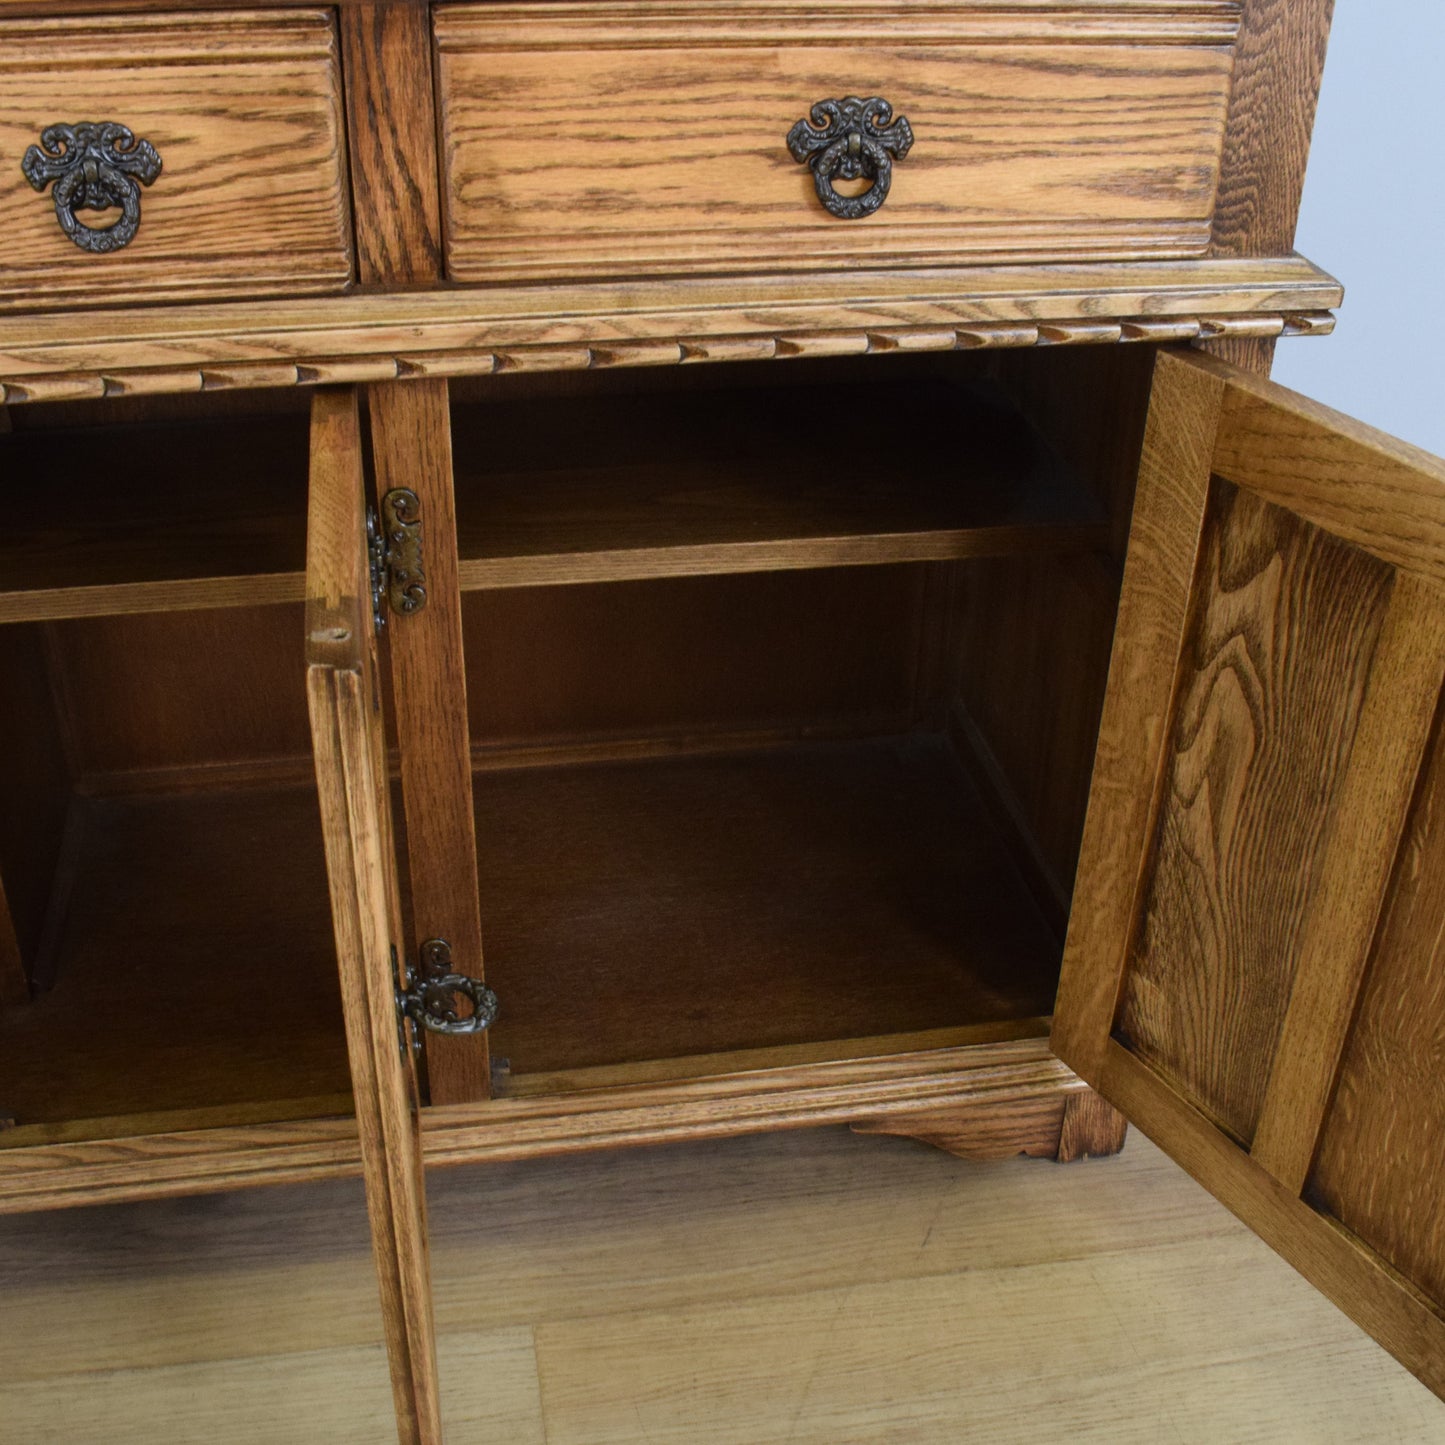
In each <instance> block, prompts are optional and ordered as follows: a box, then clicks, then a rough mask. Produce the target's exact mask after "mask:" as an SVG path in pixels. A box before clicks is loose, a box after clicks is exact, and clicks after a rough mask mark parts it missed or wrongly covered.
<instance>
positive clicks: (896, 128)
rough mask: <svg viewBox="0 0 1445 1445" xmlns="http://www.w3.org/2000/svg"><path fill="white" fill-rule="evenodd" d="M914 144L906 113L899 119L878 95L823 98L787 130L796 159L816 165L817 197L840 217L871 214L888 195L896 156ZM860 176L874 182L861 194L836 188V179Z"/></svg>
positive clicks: (908, 149)
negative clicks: (839, 191) (834, 187)
mask: <svg viewBox="0 0 1445 1445" xmlns="http://www.w3.org/2000/svg"><path fill="white" fill-rule="evenodd" d="M912 148H913V127H912V126H910V125H909V124H908V122H907V120H906V119H905V118H904V117H903V116H901V115H900V116H899V117H898V119H897V120H894V118H893V107H892V106H891V105H890V104H889V103H888V102H887V101H886V100H882V99H880V98H879V97H878V96H874V97H872V98H871V99H869V100H860V99H859V98H858V97H857V96H856V95H850V96H848V97H846V98H845V99H843V100H820V101H818V102H817V103H816V104H815V105H814V106H813V108H812V110H811V112H810V113H809V115H808V117H807V118H806V119H804V120H800V121H799V122H798V123H797V124H796V125H795V126H794V127H793V128H792V130H790V131H789V132H788V150H789V152H790V153H791V154H792V157H793V159H794V160H795V161H797V162H798V163H799V165H808V166H810V167H811V168H812V171H813V185H814V187H815V188H816V190H817V192H818V199H819V200H820V201H822V203H823V205H824V207H825V208H826V209H827V211H828V213H829V214H830V215H834V216H837V217H838V219H839V220H841V221H858V220H861V219H862V218H863V217H864V216H871V215H872V214H873V212H874V211H876V210H877V209H878V208H879V207H880V206H881V205H882V204H883V202H884V201H886V200H887V199H888V188H889V186H891V185H892V184H893V162H894V161H895V160H900V161H901V160H902V159H903V157H904V156H906V155H907V154H908V152H909V151H910V150H911V149H912ZM861 177H866V178H867V179H868V180H870V181H872V182H873V184H872V185H871V186H870V187H869V188H868V189H867V190H866V191H864V192H863V194H862V195H861V196H840V195H839V194H838V192H837V191H836V190H834V189H833V182H834V180H835V179H836V180H844V181H856V180H858V179H860V178H861Z"/></svg>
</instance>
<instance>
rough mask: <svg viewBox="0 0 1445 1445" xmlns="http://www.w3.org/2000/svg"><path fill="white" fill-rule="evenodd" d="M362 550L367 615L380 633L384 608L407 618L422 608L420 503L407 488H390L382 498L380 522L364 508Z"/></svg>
mask: <svg viewBox="0 0 1445 1445" xmlns="http://www.w3.org/2000/svg"><path fill="white" fill-rule="evenodd" d="M366 546H367V554H368V561H369V564H370V568H371V615H372V620H373V621H374V622H375V623H376V630H377V631H378V632H380V631H381V630H382V628H383V627H385V626H386V609H387V608H388V607H390V609H391V610H392V611H393V612H399V613H401V614H402V616H404V617H409V616H411V615H412V614H413V613H416V612H420V611H421V610H422V608H424V607H425V606H426V562H425V559H424V557H423V555H422V528H421V500H420V498H419V497H418V496H417V494H416V493H415V492H413V491H412V490H411V489H410V488H409V487H393V488H392V489H391V491H389V492H387V493H386V495H385V496H383V497H382V499H381V516H380V518H378V516H377V514H376V512H375V511H374V510H373V509H372V508H370V507H368V508H367V511H366Z"/></svg>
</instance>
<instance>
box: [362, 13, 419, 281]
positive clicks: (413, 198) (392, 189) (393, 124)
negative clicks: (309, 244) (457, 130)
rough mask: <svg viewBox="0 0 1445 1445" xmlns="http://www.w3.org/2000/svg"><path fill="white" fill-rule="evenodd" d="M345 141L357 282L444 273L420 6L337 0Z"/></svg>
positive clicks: (402, 278)
mask: <svg viewBox="0 0 1445 1445" xmlns="http://www.w3.org/2000/svg"><path fill="white" fill-rule="evenodd" d="M337 25H338V27H339V29H340V33H341V53H342V59H343V68H344V70H345V74H346V120H347V126H346V140H347V145H348V148H349V152H350V157H351V184H352V187H353V189H354V191H355V221H356V270H357V276H358V278H359V279H360V280H361V282H362V283H363V284H386V285H405V284H414V283H422V282H428V281H436V280H439V279H440V277H441V274H442V245H441V202H440V199H439V192H438V182H437V148H436V102H435V98H434V95H435V92H434V87H433V84H432V53H431V27H430V25H429V24H428V12H427V8H426V7H425V6H423V5H405V4H404V5H395V4H371V3H366V4H344V5H342V6H341V7H340V8H339V9H338V11H337Z"/></svg>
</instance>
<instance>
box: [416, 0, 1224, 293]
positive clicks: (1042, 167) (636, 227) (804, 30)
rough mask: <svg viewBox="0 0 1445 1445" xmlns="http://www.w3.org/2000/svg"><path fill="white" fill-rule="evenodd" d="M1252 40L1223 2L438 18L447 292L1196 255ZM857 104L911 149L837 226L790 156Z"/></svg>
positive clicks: (488, 11) (493, 9)
mask: <svg viewBox="0 0 1445 1445" xmlns="http://www.w3.org/2000/svg"><path fill="white" fill-rule="evenodd" d="M1237 18H1238V10H1237V7H1235V6H1234V5H1232V4H1227V3H1222V4H1217V5H1196V6H1192V7H1189V8H1188V9H1187V10H1179V9H1177V8H1176V10H1175V11H1174V12H1173V13H1172V14H1169V15H1167V16H1166V17H1160V16H1158V15H1157V13H1156V14H1149V13H1148V12H1144V13H1141V12H1139V11H1138V10H1137V8H1135V7H1112V8H1110V7H1106V6H1094V7H1091V9H1090V10H1089V12H1087V13H1085V14H1082V15H1081V13H1080V11H1079V8H1078V7H1077V6H1072V5H1070V6H1058V7H1050V6H1040V7H1037V8H1032V9H1031V10H1030V12H1028V13H1027V14H1026V15H1020V14H1019V12H1017V10H1014V11H1012V12H1004V11H1002V10H1000V8H999V7H995V6H985V7H971V6H939V5H930V6H927V7H917V6H897V5H878V4H874V5H870V6H868V7H867V8H866V10H865V11H863V12H862V13H860V12H859V9H858V7H857V6H856V5H854V4H852V3H836V0H835V3H831V4H830V3H828V0H824V3H821V4H812V5H801V4H797V5H790V4H786V3H781V4H780V3H772V4H767V5H750V6H742V7H736V6H734V7H730V8H728V9H726V10H721V9H718V8H712V7H695V8H693V9H691V10H679V9H678V7H676V6H669V5H666V4H650V3H647V0H626V3H603V4H588V5H574V6H551V7H548V8H547V9H545V10H539V9H538V8H537V7H535V6H530V5H506V4H502V5H492V4H489V5H467V4H457V5H448V6H445V7H442V8H439V9H438V10H437V11H436V12H435V20H434V24H435V28H436V38H437V76H438V87H439V106H440V111H441V116H440V124H441V149H442V164H443V172H444V178H443V202H444V206H445V211H446V230H447V271H448V275H449V276H451V277H452V279H454V280H457V281H463V282H476V281H494V280H499V279H515V278H520V277H535V276H541V275H552V276H577V275H586V274H589V273H591V274H608V273H611V274H657V273H664V272H673V273H676V272H682V273H693V274H696V273H698V272H705V271H738V270H750V269H759V268H764V269H774V270H788V271H794V272H796V271H799V270H808V269H819V268H822V267H827V266H829V265H834V264H839V263H842V264H848V263H855V264H856V263H859V262H863V263H866V264H869V265H880V264H881V265H908V264H910V263H911V264H920V263H929V262H935V263H947V262H951V261H955V260H957V259H958V258H960V257H963V256H969V255H971V256H972V257H973V258H974V259H977V260H987V259H998V258H1002V257H1009V256H1019V255H1027V256H1031V257H1033V258H1036V259H1046V258H1047V259H1057V258H1063V257H1079V258H1084V257H1103V256H1109V257H1131V258H1149V257H1159V256H1189V255H1199V254H1202V253H1203V251H1204V249H1205V247H1206V245H1207V243H1208V239H1209V220H1210V214H1211V210H1212V206H1213V199H1214V189H1215V185H1216V181H1217V172H1218V162H1219V151H1220V144H1221V138H1222V134H1223V128H1224V119H1225V109H1226V104H1227V100H1228V94H1229V77H1230V67H1231V59H1232V56H1231V50H1230V42H1231V40H1232V39H1233V32H1234V27H1235V24H1236V22H1237ZM1161 22H1162V23H1161ZM860 87H861V89H860ZM855 91H858V93H866V94H868V95H878V96H883V97H885V98H886V99H888V100H890V101H891V102H892V103H893V105H894V107H895V110H896V113H897V114H899V115H906V116H907V118H908V119H909V121H910V122H911V124H912V126H913V128H914V131H915V134H916V136H917V141H916V143H915V145H914V148H913V150H912V151H911V153H910V154H909V155H908V156H907V157H906V158H905V159H903V160H901V161H899V162H897V163H896V164H895V166H894V174H893V185H892V190H891V192H890V194H889V197H888V199H887V202H886V203H885V205H884V206H883V207H882V208H881V209H880V210H879V211H878V212H877V213H876V214H875V215H873V216H871V217H869V218H867V219H866V220H863V221H854V222H840V221H838V220H837V219H836V218H834V217H833V216H831V215H829V214H828V213H827V212H826V211H825V210H824V208H823V207H822V206H821V204H820V203H819V202H818V200H817V198H816V196H815V194H814V188H813V178H812V175H811V173H810V172H809V170H808V169H807V168H806V167H804V166H801V165H799V164H797V163H796V162H795V161H794V160H793V159H792V157H791V156H790V155H789V153H788V150H787V146H786V144H785V138H786V136H787V134H788V131H789V128H790V127H791V126H792V125H793V123H794V122H795V121H797V120H798V119H799V118H800V117H802V116H804V115H806V114H807V113H808V111H809V109H810V107H811V106H812V105H813V104H814V103H815V102H816V101H820V100H823V99H828V98H835V97H841V96H842V95H843V94H852V93H854V92H855ZM679 97H684V98H685V100H684V104H685V114H684V113H680V112H679V109H678V104H679ZM518 116H525V117H526V118H527V119H526V124H525V129H524V130H523V131H522V132H521V133H520V134H519V133H518V129H517V126H516V117H518Z"/></svg>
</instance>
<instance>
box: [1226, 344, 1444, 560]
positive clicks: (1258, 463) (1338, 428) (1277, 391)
mask: <svg viewBox="0 0 1445 1445" xmlns="http://www.w3.org/2000/svg"><path fill="white" fill-rule="evenodd" d="M1198 364H1199V365H1200V366H1203V367H1211V366H1214V367H1217V366H1222V365H1223V363H1221V362H1215V361H1213V360H1211V359H1210V358H1208V357H1200V358H1199V360H1198ZM1215 466H1216V468H1217V470H1218V471H1219V472H1220V473H1221V474H1222V475H1224V476H1226V477H1228V478H1229V479H1230V480H1231V481H1233V482H1236V483H1238V484H1239V485H1240V486H1243V487H1248V488H1249V489H1250V490H1251V491H1254V492H1257V493H1258V494H1259V495H1260V496H1262V497H1264V498H1266V499H1267V500H1268V501H1271V502H1273V503H1275V504H1276V505H1278V506H1280V507H1287V508H1289V509H1290V510H1291V511H1293V512H1296V513H1298V514H1299V515H1300V516H1301V517H1303V518H1305V519H1306V520H1307V521H1310V522H1313V523H1314V524H1315V525H1317V526H1319V527H1322V528H1324V529H1325V530H1326V531H1329V532H1332V533H1334V534H1335V535H1336V536H1338V537H1341V538H1343V539H1344V540H1345V541H1348V542H1352V543H1354V544H1355V545H1356V546H1359V547H1363V548H1364V549H1366V550H1367V551H1369V552H1372V553H1373V554H1374V555H1375V556H1377V557H1379V558H1381V559H1382V560H1383V561H1385V562H1387V563H1389V564H1390V565H1391V566H1394V567H1400V568H1403V569H1404V570H1406V571H1408V572H1413V573H1416V574H1418V575H1419V576H1421V577H1423V578H1425V579H1426V580H1427V581H1429V582H1431V583H1433V584H1434V585H1435V586H1436V587H1445V460H1442V459H1441V458H1440V457H1437V456H1433V455H1431V454H1430V453H1429V452H1426V451H1424V450H1422V449H1421V448H1419V447H1415V446H1411V445H1409V443H1407V442H1402V441H1399V440H1397V439H1396V438H1395V437H1392V436H1387V435H1386V434H1385V433H1384V432H1381V431H1377V430H1376V429H1375V428H1374V427H1368V426H1365V425H1363V424H1362V423H1360V422H1357V421H1354V420H1353V419H1352V418H1350V417H1347V416H1342V415H1341V414H1340V413H1339V412H1337V411H1333V410H1331V409H1330V408H1329V407H1326V406H1321V405H1320V404H1319V403H1318V402H1314V401H1311V400H1309V398H1308V397H1303V396H1300V395H1298V393H1296V392H1292V391H1288V390H1286V389H1285V388H1284V387H1280V386H1276V385H1274V384H1273V383H1271V382H1268V381H1265V380H1263V379H1262V378H1257V377H1251V376H1246V375H1243V374H1240V373H1235V374H1234V377H1233V379H1232V381H1231V385H1230V389H1229V394H1228V396H1227V398H1226V401H1225V406H1224V415H1223V417H1222V418H1221V421H1220V429H1219V451H1218V453H1217V455H1216V457H1215Z"/></svg>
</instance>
